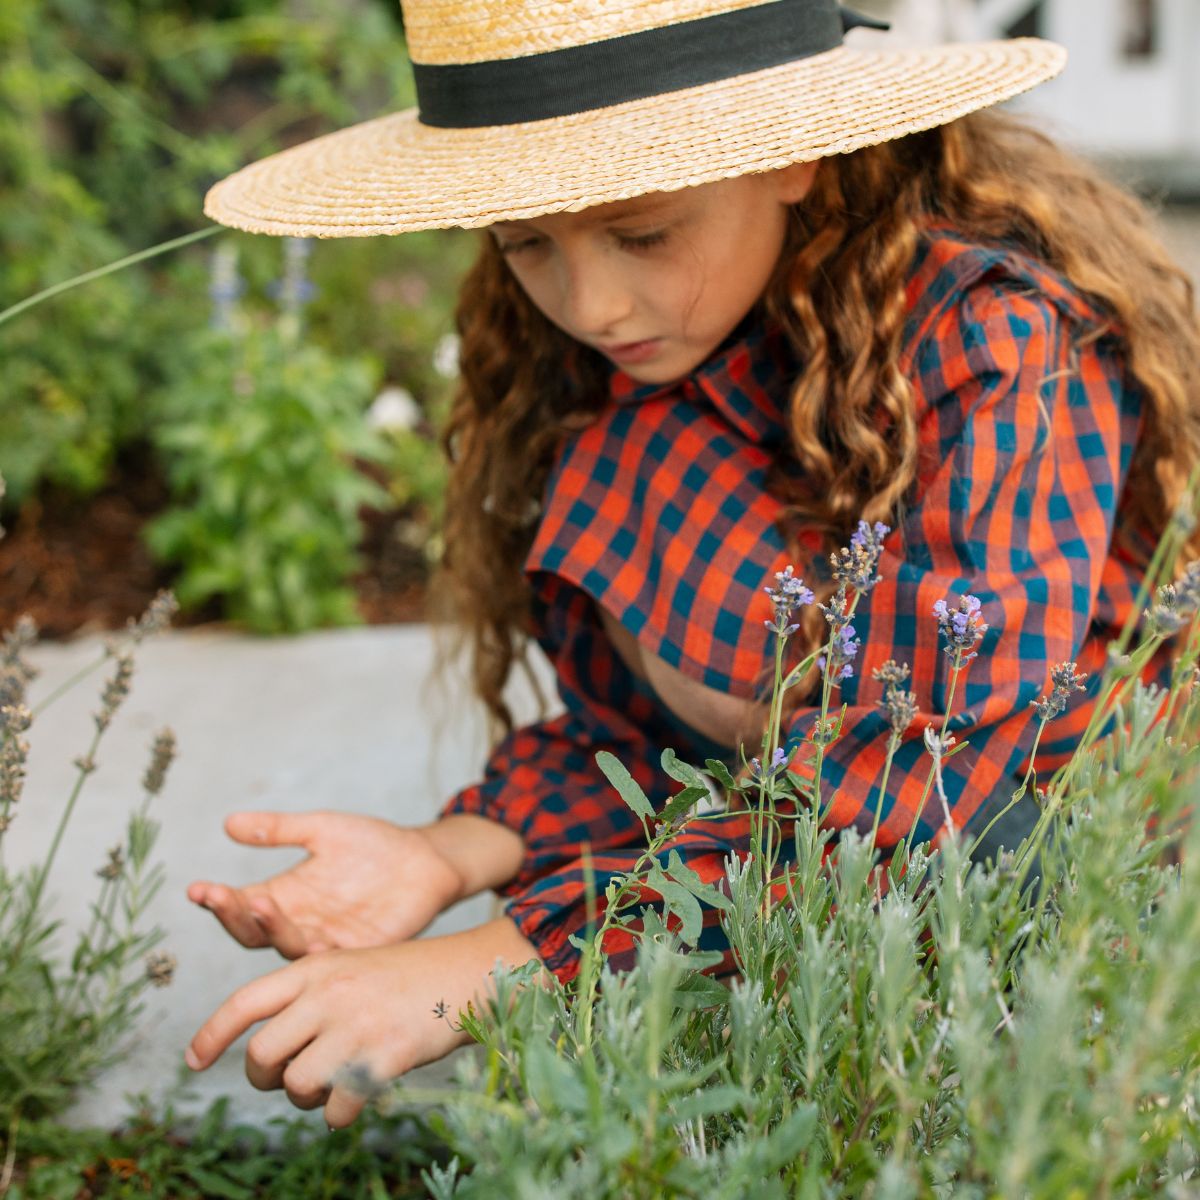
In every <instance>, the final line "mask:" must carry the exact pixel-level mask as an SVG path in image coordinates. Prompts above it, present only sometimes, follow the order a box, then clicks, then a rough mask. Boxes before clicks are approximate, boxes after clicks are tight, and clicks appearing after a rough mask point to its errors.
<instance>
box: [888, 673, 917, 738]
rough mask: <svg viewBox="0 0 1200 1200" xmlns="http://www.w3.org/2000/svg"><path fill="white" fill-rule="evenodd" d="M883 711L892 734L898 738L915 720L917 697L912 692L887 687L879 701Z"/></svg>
mask: <svg viewBox="0 0 1200 1200" xmlns="http://www.w3.org/2000/svg"><path fill="white" fill-rule="evenodd" d="M879 704H880V705H881V706H882V708H883V711H884V712H885V713H887V719H888V723H889V724H890V725H891V727H892V733H893V734H895V736H896V737H899V736H900V735H901V734H902V733H904V731H905V730H906V729H907V728H908V727H909V726H910V725H911V724H912V723H913V721H915V720H916V717H917V712H918V711H919V710H918V708H917V697H916V695H915V694H914V693H913V692H909V691H905V690H904V689H903V688H899V687H894V686H891V685H889V686H888V687H887V688H886V689H885V691H884V693H883V699H882V700H880V701H879Z"/></svg>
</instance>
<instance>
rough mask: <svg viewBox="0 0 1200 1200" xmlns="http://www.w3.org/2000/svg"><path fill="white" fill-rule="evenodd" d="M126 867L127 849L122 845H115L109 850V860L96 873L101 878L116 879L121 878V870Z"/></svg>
mask: <svg viewBox="0 0 1200 1200" xmlns="http://www.w3.org/2000/svg"><path fill="white" fill-rule="evenodd" d="M124 869H125V850H124V847H122V846H120V845H116V846H114V847H113V848H112V849H111V850H109V852H108V862H106V863H105V864H104V866H102V867H100V868H98V869H97V871H96V874H97V875H99V876H100V878H101V879H107V880H110V881H111V880H114V879H120V878H121V872H122V871H123V870H124Z"/></svg>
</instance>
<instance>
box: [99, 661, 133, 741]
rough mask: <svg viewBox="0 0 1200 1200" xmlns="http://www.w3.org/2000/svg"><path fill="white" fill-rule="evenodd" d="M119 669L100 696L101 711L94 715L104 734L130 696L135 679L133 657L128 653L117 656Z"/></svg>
mask: <svg viewBox="0 0 1200 1200" xmlns="http://www.w3.org/2000/svg"><path fill="white" fill-rule="evenodd" d="M116 657H117V669H116V671H114V672H113V676H112V678H111V679H110V680H109V681H108V682H107V683H106V684H105V685H104V691H103V693H102V694H101V696H100V711H99V712H98V713H95V714H94V719H95V722H96V728H97V729H99V730H100V731H101V732H102V733H103V731H104V730H106V729H107V728H108V727H109V725H110V724H111V723H112V719H113V717H114V716H115V715H116V711H117V709H118V708H120V707H121V702H122V701H123V700H124V699H125V697H126V696H128V695H129V682H130V680H131V679H132V678H133V656H132V655H130V654H127V653H118V654H117V656H116Z"/></svg>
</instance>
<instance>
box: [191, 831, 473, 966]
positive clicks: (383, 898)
mask: <svg viewBox="0 0 1200 1200" xmlns="http://www.w3.org/2000/svg"><path fill="white" fill-rule="evenodd" d="M433 828H435V827H428V828H424V829H422V828H405V827H403V826H400V825H394V824H392V823H391V822H390V821H384V820H381V819H379V818H377V817H364V816H355V815H352V814H349V813H337V812H313V813H275V812H243V813H234V814H233V815H232V816H230V817H229V818H228V819H227V820H226V822H225V831H226V832H227V833H228V834H229V836H230V837H231V838H233V840H234V841H235V842H241V843H242V844H244V845H250V846H301V847H303V848H304V849H305V850H307V851H308V857H307V858H306V859H305V860H304V861H303V862H300V863H297V864H296V865H295V866H293V867H289V868H288V869H287V870H286V871H282V872H280V873H279V874H278V875H273V876H272V877H271V878H270V879H267V880H265V881H264V882H262V883H255V884H251V885H249V886H248V887H242V888H235V887H229V886H226V885H224V884H220V883H209V882H203V881H197V882H195V883H193V884H191V885H190V886H189V887H188V890H187V894H188V898H189V899H190V900H192V901H193V902H194V903H196V904H199V905H201V906H202V907H204V908H207V909H210V910H211V911H212V912H213V913H214V914H215V915H216V917H217V920H219V921H220V922H221V924H222V925H223V926H224V927H225V928H226V929H227V930H228V931H229V933H230V934H232V935H233V937H235V938H236V939H237V940H238V941H239V942H241V944H242V945H243V946H250V947H258V946H274V947H275V949H276V950H278V951H279V953H280V954H282V955H283V956H284V957H285V958H299V957H301V956H302V955H305V954H312V953H314V952H316V951H318V950H334V949H363V948H366V947H371V946H382V945H387V944H390V943H393V942H398V941H404V940H405V939H407V938H411V937H414V936H415V935H416V934H418V933H420V932H421V930H422V929H424V928H425V926H426V925H428V924H429V922H430V921H432V920H433V918H434V917H436V916H437V915H438V914H439V913H440V912H442V910H443V909H445V908H447V907H449V905H451V904H453V903H454V902H455V901H456V900H459V899H461V898H463V897H464V896H465V895H468V894H469V892H468V887H469V886H470V885H469V881H468V879H467V877H466V875H465V874H464V872H463V870H462V869H460V867H458V866H456V865H455V863H454V862H452V861H451V859H450V858H449V857H448V855H447V854H446V853H445V852H444V850H443V849H442V848H440V841H441V839H439V838H438V837H437V836H436V835H434V834H431V832H430V830H431V829H433Z"/></svg>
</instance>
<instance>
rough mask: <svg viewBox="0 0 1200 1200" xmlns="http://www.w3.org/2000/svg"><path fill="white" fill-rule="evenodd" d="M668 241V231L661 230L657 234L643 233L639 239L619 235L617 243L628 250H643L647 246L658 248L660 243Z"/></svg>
mask: <svg viewBox="0 0 1200 1200" xmlns="http://www.w3.org/2000/svg"><path fill="white" fill-rule="evenodd" d="M666 240H667V231H666V230H665V229H659V230H657V231H656V232H655V233H643V234H640V235H639V236H637V237H633V236H631V235H628V234H623V233H618V234H617V241H618V242H620V244H621V245H622V246H624V247H626V248H627V249H635V250H641V249H645V248H646V247H647V246H657V245H658V244H659V243H660V242H665V241H666Z"/></svg>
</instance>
